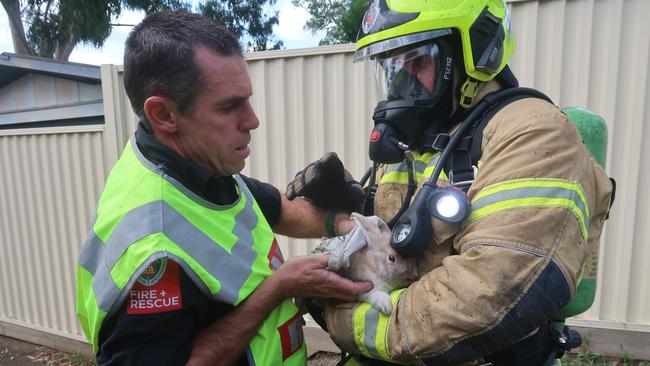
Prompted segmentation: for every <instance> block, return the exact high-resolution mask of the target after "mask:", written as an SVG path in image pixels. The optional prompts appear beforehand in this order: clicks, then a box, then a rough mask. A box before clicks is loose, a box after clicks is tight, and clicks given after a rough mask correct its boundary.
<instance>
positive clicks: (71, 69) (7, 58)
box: [0, 52, 101, 88]
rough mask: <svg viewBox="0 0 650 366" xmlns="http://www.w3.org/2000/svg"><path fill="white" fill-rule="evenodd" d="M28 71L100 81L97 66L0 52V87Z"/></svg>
mask: <svg viewBox="0 0 650 366" xmlns="http://www.w3.org/2000/svg"><path fill="white" fill-rule="evenodd" d="M30 72H31V73H37V74H43V75H49V76H55V77H60V78H64V79H70V80H76V81H83V82H86V83H92V84H99V83H100V82H101V72H100V68H99V66H94V65H86V64H79V63H74V62H63V61H57V60H53V59H49V58H43V57H35V56H28V55H18V54H15V53H8V52H3V53H2V54H0V88H2V87H3V86H5V85H7V84H9V83H11V82H12V81H14V80H16V79H19V78H21V77H22V76H24V75H25V74H27V73H30Z"/></svg>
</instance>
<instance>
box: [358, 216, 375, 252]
mask: <svg viewBox="0 0 650 366" xmlns="http://www.w3.org/2000/svg"><path fill="white" fill-rule="evenodd" d="M352 218H353V219H354V221H356V222H357V227H358V228H359V230H361V233H362V234H363V236H364V238H365V239H366V244H367V245H368V248H373V247H375V246H376V243H375V241H376V240H374V239H375V238H374V237H375V236H376V232H377V224H376V223H375V220H373V217H368V216H363V215H360V214H358V213H356V212H353V213H352Z"/></svg>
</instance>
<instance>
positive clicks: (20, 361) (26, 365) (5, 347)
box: [0, 336, 95, 366]
mask: <svg viewBox="0 0 650 366" xmlns="http://www.w3.org/2000/svg"><path fill="white" fill-rule="evenodd" d="M94 364H95V362H94V361H93V360H90V359H88V358H86V357H83V356H80V355H76V354H70V353H66V352H60V351H57V350H54V349H51V348H47V347H43V346H38V345H35V344H32V343H27V342H23V341H19V340H16V339H13V338H8V337H2V336H0V365H1V366H31V365H48V366H91V365H94Z"/></svg>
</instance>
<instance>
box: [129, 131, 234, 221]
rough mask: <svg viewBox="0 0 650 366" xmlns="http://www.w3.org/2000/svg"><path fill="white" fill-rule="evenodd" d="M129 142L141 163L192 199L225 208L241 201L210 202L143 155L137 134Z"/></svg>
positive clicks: (206, 204) (212, 206) (208, 205)
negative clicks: (228, 202)
mask: <svg viewBox="0 0 650 366" xmlns="http://www.w3.org/2000/svg"><path fill="white" fill-rule="evenodd" d="M129 144H130V145H131V150H133V153H134V154H135V156H136V158H137V159H138V160H139V161H140V163H142V165H143V166H144V167H145V168H147V169H149V170H150V171H152V172H154V173H156V174H157V175H159V176H161V177H162V178H163V179H164V180H166V181H168V182H169V183H170V184H171V185H173V186H174V187H176V189H178V190H179V191H181V192H182V193H183V194H184V195H186V196H187V197H189V198H190V199H192V201H194V202H196V203H199V204H201V206H204V207H207V208H214V209H220V210H223V209H225V208H230V207H233V206H235V205H236V204H237V203H238V202H239V198H238V199H237V200H236V201H235V202H233V203H232V204H230V205H218V204H216V203H214V202H210V201H208V200H206V199H204V198H203V197H201V196H199V195H198V194H196V193H194V192H192V191H191V190H190V189H189V188H187V187H185V186H184V185H183V184H182V183H181V182H179V181H177V180H176V179H174V177H171V176H169V175H167V173H165V172H164V171H163V170H162V168H161V166H158V165H156V164H154V163H153V162H152V161H150V160H148V159H147V158H146V157H145V156H144V155H142V152H141V151H140V148H139V147H138V144H137V143H136V141H135V134H133V135H132V136H131V138H130V139H129Z"/></svg>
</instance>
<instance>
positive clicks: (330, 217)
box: [325, 210, 339, 238]
mask: <svg viewBox="0 0 650 366" xmlns="http://www.w3.org/2000/svg"><path fill="white" fill-rule="evenodd" d="M337 213H339V212H338V211H336V210H330V212H328V213H327V218H326V219H325V233H326V234H327V237H329V238H333V237H335V236H336V233H335V232H334V218H335V217H336V214H337Z"/></svg>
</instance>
